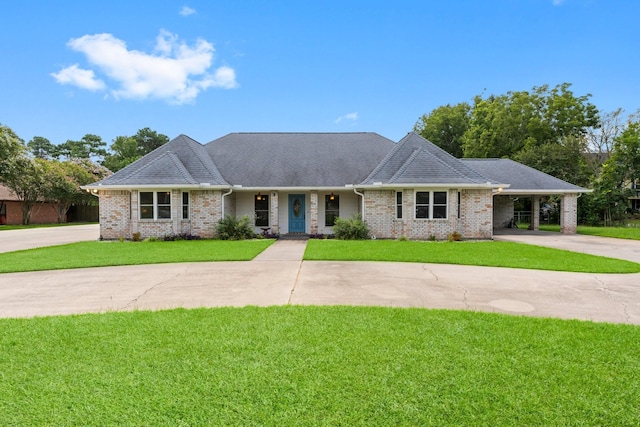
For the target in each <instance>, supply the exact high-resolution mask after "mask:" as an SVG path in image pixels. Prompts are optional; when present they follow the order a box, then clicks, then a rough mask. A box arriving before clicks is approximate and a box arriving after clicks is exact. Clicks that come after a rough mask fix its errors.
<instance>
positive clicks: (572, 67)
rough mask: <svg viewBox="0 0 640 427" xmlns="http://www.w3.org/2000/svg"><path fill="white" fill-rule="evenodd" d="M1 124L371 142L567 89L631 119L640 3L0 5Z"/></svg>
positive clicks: (637, 99) (58, 133) (638, 98)
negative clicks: (463, 105) (475, 101)
mask: <svg viewBox="0 0 640 427" xmlns="http://www.w3.org/2000/svg"><path fill="white" fill-rule="evenodd" d="M0 11H1V12H0V13H1V15H2V17H3V19H2V21H3V22H2V26H0V53H1V57H2V61H0V76H1V78H0V94H1V97H0V123H3V124H5V125H8V126H10V127H11V128H12V129H13V130H14V131H15V132H16V133H18V135H19V136H20V137H22V138H23V139H24V140H25V141H28V140H30V139H31V138H33V137H34V136H43V137H46V138H48V139H49V140H50V141H51V142H53V143H55V144H58V143H62V142H64V141H66V140H68V139H72V140H78V139H80V138H82V136H84V135H85V134H87V133H92V134H97V135H99V136H101V137H102V138H103V140H104V141H105V142H107V144H111V142H112V141H113V139H114V138H115V137H116V136H119V135H133V134H135V133H136V132H137V130H138V129H141V128H144V127H149V128H151V129H153V130H156V131H158V132H160V133H164V134H166V135H168V136H169V137H170V138H174V137H176V136H177V135H179V134H181V133H184V134H186V135H189V136H190V137H192V138H194V139H196V140H197V141H199V142H201V143H206V142H209V141H211V140H213V139H215V138H218V137H220V136H223V135H225V134H227V133H229V132H253V131H255V132H262V131H267V132H276V131H277V132H279V131H283V132H361V131H370V132H377V133H379V134H381V135H383V136H386V137H388V138H391V139H393V140H396V141H397V140H399V139H400V138H402V137H403V136H404V135H405V134H406V133H407V132H408V131H410V130H411V129H412V127H413V125H414V124H415V122H416V121H417V120H418V118H419V117H420V116H421V115H422V114H424V113H428V112H430V111H431V110H433V109H434V108H436V107H438V106H440V105H445V104H455V103H459V102H463V101H470V100H471V99H472V98H473V96H475V95H477V94H481V93H484V94H491V93H494V94H502V93H506V92H507V91H510V90H511V91H518V90H528V89H531V87H533V86H536V85H542V84H549V85H551V86H554V85H556V84H559V83H563V82H569V83H572V84H573V86H572V89H573V91H574V93H575V94H576V95H584V94H587V93H591V94H592V98H591V101H592V102H593V103H594V104H595V105H596V106H597V107H598V108H599V109H600V110H601V111H612V110H615V109H617V108H619V107H621V108H623V109H625V110H626V112H627V113H632V112H635V111H636V110H638V108H640V74H639V71H638V70H640V54H639V52H640V49H639V47H640V25H638V21H637V19H638V16H640V2H638V1H636V0H483V1H479V0H460V1H455V0H451V1H442V0H440V1H429V0H422V1H403V0H394V1H377V0H369V1H366V2H364V1H348V0H343V1H333V0H326V1H299V0H297V1H288V0H287V1H234V2H230V1H211V0H209V1H186V2H185V1H170V0H166V1H162V2H159V1H130V0H128V1H121V0H112V1H108V2H107V1H86V0H84V1H64V0H62V1H56V2H51V1H38V0H34V1H24V2H22V1H9V0H0Z"/></svg>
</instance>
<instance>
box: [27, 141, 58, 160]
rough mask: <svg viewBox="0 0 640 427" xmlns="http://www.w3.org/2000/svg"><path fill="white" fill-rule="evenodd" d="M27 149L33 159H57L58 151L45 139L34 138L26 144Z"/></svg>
mask: <svg viewBox="0 0 640 427" xmlns="http://www.w3.org/2000/svg"><path fill="white" fill-rule="evenodd" d="M27 148H28V149H29V152H30V153H31V154H32V155H33V157H35V158H37V159H52V158H55V157H57V155H58V149H57V147H56V146H55V145H54V144H52V143H51V142H50V141H49V140H48V139H47V138H44V137H42V136H34V137H33V139H31V140H30V141H29V142H27Z"/></svg>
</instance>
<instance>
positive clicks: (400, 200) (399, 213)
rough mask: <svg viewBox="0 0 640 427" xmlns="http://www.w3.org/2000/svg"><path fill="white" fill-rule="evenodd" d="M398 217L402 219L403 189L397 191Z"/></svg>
mask: <svg viewBox="0 0 640 427" xmlns="http://www.w3.org/2000/svg"><path fill="white" fill-rule="evenodd" d="M396 218H397V219H402V191H396Z"/></svg>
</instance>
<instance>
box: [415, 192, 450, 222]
mask: <svg viewBox="0 0 640 427" xmlns="http://www.w3.org/2000/svg"><path fill="white" fill-rule="evenodd" d="M446 218H447V192H446V191H416V219H446Z"/></svg>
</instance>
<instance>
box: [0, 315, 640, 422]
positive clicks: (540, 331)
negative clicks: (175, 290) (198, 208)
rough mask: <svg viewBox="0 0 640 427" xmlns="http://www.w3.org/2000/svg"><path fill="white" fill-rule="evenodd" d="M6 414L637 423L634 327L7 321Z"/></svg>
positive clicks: (253, 318) (452, 320) (1, 399)
mask: <svg viewBox="0 0 640 427" xmlns="http://www.w3.org/2000/svg"><path fill="white" fill-rule="evenodd" d="M0 329H1V330H2V334H0V373H1V374H0V390H2V392H1V393H0V414H2V423H3V424H4V425H86V426H105V425H163V426H164V425H167V426H168V425H287V426H295V425H300V426H307V425H316V426H335V425H348V426H370V425H394V426H395V425H399V426H401V425H406V426H415V425H424V426H427V425H434V426H460V425H474V426H512V425H518V426H523V425H536V426H542V425H609V426H623V425H628V426H631V425H637V423H638V420H639V419H640V358H638V354H640V327H638V326H631V325H614V324H605V323H592V322H581V321H567V320H556V319H543V318H527V317H519V316H506V315H499V314H493V313H474V312H462V311H447V310H424V309H398V308H382V307H335V306H334V307H313V306H310V307H302V306H285V307H268V308H257V307H245V308H216V309H197V310H184V309H178V310H171V311H160V312H145V311H141V312H130V313H107V314H90V315H81V316H60V317H45V318H34V319H0Z"/></svg>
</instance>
